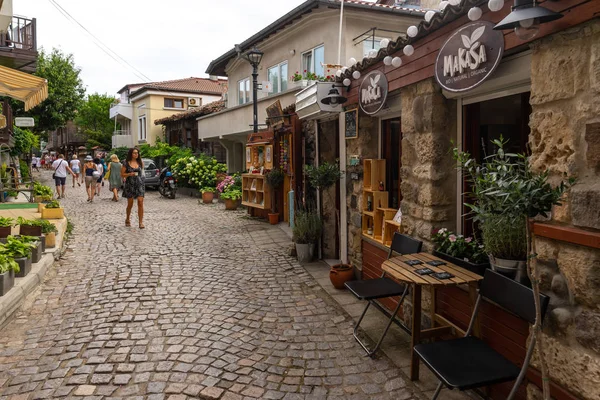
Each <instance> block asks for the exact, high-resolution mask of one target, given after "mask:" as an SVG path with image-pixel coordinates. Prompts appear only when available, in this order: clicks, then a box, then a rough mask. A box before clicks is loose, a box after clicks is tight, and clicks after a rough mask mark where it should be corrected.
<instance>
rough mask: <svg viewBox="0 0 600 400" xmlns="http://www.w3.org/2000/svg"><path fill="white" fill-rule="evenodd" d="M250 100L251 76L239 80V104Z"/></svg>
mask: <svg viewBox="0 0 600 400" xmlns="http://www.w3.org/2000/svg"><path fill="white" fill-rule="evenodd" d="M249 101H250V78H246V79H242V80H241V81H238V104H240V105H241V104H246V103H248V102H249Z"/></svg>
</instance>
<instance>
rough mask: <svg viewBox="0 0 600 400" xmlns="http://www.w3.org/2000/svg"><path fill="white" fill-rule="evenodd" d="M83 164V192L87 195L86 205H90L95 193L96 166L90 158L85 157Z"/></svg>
mask: <svg viewBox="0 0 600 400" xmlns="http://www.w3.org/2000/svg"><path fill="white" fill-rule="evenodd" d="M84 161H85V164H84V165H83V172H84V175H85V191H86V192H87V195H88V199H87V201H88V203H92V202H93V201H94V194H95V193H96V181H97V178H95V177H94V173H96V174H98V175H99V172H98V169H97V167H96V164H94V159H93V158H92V156H86V157H85V160H84Z"/></svg>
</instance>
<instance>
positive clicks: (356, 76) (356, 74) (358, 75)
mask: <svg viewBox="0 0 600 400" xmlns="http://www.w3.org/2000/svg"><path fill="white" fill-rule="evenodd" d="M352 77H353V78H354V79H358V78H360V71H354V72H353V73H352Z"/></svg>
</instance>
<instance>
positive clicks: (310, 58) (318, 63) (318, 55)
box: [302, 45, 325, 76]
mask: <svg viewBox="0 0 600 400" xmlns="http://www.w3.org/2000/svg"><path fill="white" fill-rule="evenodd" d="M324 62H325V46H324V45H321V46H317V47H315V48H314V49H310V50H308V51H305V52H304V53H302V70H303V71H306V73H309V72H310V73H314V74H315V75H318V76H324V75H325V67H323V65H322V63H324ZM306 73H305V74H306Z"/></svg>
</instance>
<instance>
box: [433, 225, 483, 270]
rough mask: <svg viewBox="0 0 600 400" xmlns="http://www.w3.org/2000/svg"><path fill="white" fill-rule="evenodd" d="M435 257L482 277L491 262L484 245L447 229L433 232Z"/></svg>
mask: <svg viewBox="0 0 600 400" xmlns="http://www.w3.org/2000/svg"><path fill="white" fill-rule="evenodd" d="M431 238H432V240H433V243H435V247H436V248H435V250H434V251H433V255H434V256H437V257H439V258H442V259H444V260H447V261H450V262H451V263H453V264H455V265H458V266H461V267H463V268H465V269H467V270H469V271H471V272H475V273H476V274H479V275H482V276H483V274H484V273H485V269H486V268H489V266H490V262H489V258H488V256H487V254H486V253H485V251H484V247H483V245H482V244H480V243H478V242H477V240H475V239H474V238H472V237H464V236H463V235H456V234H454V233H453V232H450V231H449V230H448V229H446V228H441V229H438V230H434V231H433V235H432V237H431Z"/></svg>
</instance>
